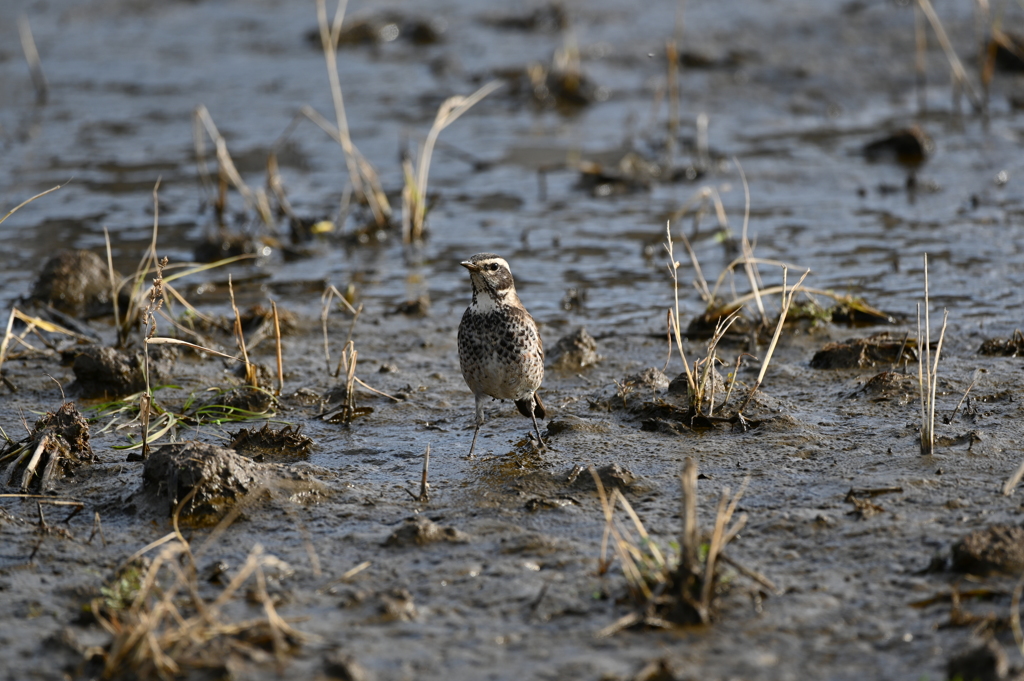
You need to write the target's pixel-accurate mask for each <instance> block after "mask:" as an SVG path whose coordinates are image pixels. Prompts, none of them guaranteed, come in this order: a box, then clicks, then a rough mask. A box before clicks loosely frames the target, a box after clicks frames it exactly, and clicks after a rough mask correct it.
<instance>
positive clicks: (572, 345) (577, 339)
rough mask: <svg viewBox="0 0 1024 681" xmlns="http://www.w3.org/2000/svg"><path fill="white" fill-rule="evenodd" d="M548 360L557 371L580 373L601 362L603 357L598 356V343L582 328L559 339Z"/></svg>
mask: <svg viewBox="0 0 1024 681" xmlns="http://www.w3.org/2000/svg"><path fill="white" fill-rule="evenodd" d="M548 359H549V361H550V364H551V368H552V369H555V370H556V371H579V370H581V369H584V368H586V367H589V366H593V365H595V364H597V363H598V362H600V361H601V356H600V355H599V354H597V341H596V340H594V337H593V336H591V335H590V334H589V333H587V330H586V329H583V328H581V329H579V330H577V331H575V332H573V333H570V334H569V335H567V336H562V337H561V338H559V339H558V342H557V343H555V347H553V348H552V349H551V353H550V354H549V355H548Z"/></svg>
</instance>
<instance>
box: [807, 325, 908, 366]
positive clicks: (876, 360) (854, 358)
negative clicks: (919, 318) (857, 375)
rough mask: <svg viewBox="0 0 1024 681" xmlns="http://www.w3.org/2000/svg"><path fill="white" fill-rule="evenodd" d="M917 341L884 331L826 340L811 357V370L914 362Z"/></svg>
mask: <svg viewBox="0 0 1024 681" xmlns="http://www.w3.org/2000/svg"><path fill="white" fill-rule="evenodd" d="M916 348H917V343H916V341H914V340H912V339H910V338H902V339H901V338H894V337H892V336H891V335H890V334H889V333H888V332H886V331H883V332H882V333H876V334H874V335H871V336H868V337H867V338H852V339H850V340H847V341H844V342H842V343H828V344H827V345H825V347H823V348H822V349H821V350H818V351H817V352H816V353H814V357H812V358H811V368H812V369H863V368H864V367H873V366H875V365H876V364H890V365H896V364H899V363H901V362H916V361H917V352H916Z"/></svg>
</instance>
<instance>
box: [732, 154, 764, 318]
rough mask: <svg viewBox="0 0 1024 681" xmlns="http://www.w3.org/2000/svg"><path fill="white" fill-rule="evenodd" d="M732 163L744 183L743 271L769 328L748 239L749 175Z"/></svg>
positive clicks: (736, 159)
mask: <svg viewBox="0 0 1024 681" xmlns="http://www.w3.org/2000/svg"><path fill="white" fill-rule="evenodd" d="M732 162H733V163H735V164H736V169H737V170H738V171H739V173H740V180H742V181H743V230H742V232H741V237H740V248H741V249H742V250H743V260H744V262H743V269H744V270H745V271H746V273H747V278H748V279H749V280H750V289H751V291H752V292H753V294H754V300H755V301H756V302H757V310H758V312H760V313H761V322H762V323H763V324H764V325H765V326H768V315H767V313H765V311H764V302H762V300H761V293H760V291H759V288H760V284H761V281H760V279H761V277H760V275H759V274H758V273H757V265H756V264H755V263H754V261H753V259H754V250H753V249H752V248H751V247H750V240H749V239H748V238H747V228H748V227H749V225H750V185H748V184H747V175H746V173H744V172H743V166H742V165H740V160H739V159H738V158H736V157H735V156H734V157H733V159H732Z"/></svg>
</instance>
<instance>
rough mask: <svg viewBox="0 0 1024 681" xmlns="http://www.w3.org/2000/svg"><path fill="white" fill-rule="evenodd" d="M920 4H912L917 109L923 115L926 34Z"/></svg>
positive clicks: (926, 101)
mask: <svg viewBox="0 0 1024 681" xmlns="http://www.w3.org/2000/svg"><path fill="white" fill-rule="evenodd" d="M923 19H924V15H923V13H922V11H921V6H920V5H918V4H915V5H914V75H915V76H916V83H917V109H918V114H919V115H923V114H925V113H927V111H928V90H927V87H928V76H927V66H928V60H927V56H928V34H927V33H926V32H925V30H924V20H923Z"/></svg>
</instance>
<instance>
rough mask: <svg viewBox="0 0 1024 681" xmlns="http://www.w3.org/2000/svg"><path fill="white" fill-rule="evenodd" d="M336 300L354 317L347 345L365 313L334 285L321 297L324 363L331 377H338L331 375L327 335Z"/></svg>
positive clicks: (346, 341)
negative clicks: (328, 323)
mask: <svg viewBox="0 0 1024 681" xmlns="http://www.w3.org/2000/svg"><path fill="white" fill-rule="evenodd" d="M335 298H337V299H338V302H340V303H341V304H342V306H344V307H345V309H346V310H348V312H349V314H351V315H352V325H351V326H349V329H348V338H347V339H346V340H345V344H346V345H348V343H349V341H351V340H352V332H353V331H354V330H355V326H356V320H357V319H359V313H360V312H362V311H363V306H362V305H360V306H359V308H358V309H356V308H354V307H352V303H350V302H348V299H347V298H346V297H345V296H344V295H342V293H341V291H339V290H338V289H337V288H336V287H335V286H333V285H331V286H328V287H327V290H326V291H324V292H323V295H321V296H320V326H321V327H322V328H323V332H324V361H325V362H326V363H327V373H328V374H330V375H331V376H337V374H336V373H331V344H330V336H329V335H328V333H327V320H328V319H329V318H330V315H331V303H332V302H334V299H335Z"/></svg>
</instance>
